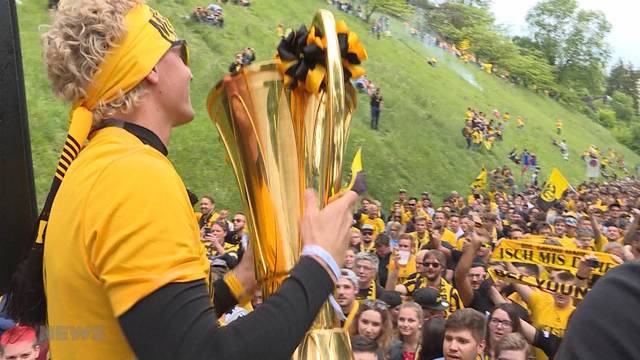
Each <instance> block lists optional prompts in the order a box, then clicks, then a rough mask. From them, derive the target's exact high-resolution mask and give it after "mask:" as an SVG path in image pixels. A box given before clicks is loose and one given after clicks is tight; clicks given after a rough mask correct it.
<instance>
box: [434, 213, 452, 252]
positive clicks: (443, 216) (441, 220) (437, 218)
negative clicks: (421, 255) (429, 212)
mask: <svg viewBox="0 0 640 360" xmlns="http://www.w3.org/2000/svg"><path fill="white" fill-rule="evenodd" d="M448 221H449V217H448V215H447V213H445V212H444V211H436V213H435V215H434V224H433V226H434V228H435V227H441V228H442V236H441V238H440V240H442V241H444V242H446V243H448V244H449V245H450V246H451V247H454V248H455V246H456V244H457V238H456V234H455V233H454V232H453V231H451V230H449V228H448V227H447V226H446V225H447V223H448Z"/></svg>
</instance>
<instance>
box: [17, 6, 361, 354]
mask: <svg viewBox="0 0 640 360" xmlns="http://www.w3.org/2000/svg"><path fill="white" fill-rule="evenodd" d="M43 43H44V47H45V62H46V67H47V72H48V75H49V79H50V81H51V86H52V89H53V92H54V93H55V95H57V96H58V97H60V98H61V99H63V100H65V101H68V102H69V103H71V104H72V109H71V121H70V127H69V132H68V135H67V137H66V141H65V144H64V148H63V150H62V154H61V157H60V162H59V164H58V168H57V170H56V175H55V178H54V182H53V185H52V187H51V191H50V193H49V196H48V197H47V201H46V203H45V210H44V211H43V213H42V215H41V217H40V220H41V221H40V223H39V232H38V234H39V235H38V238H37V241H36V244H42V245H36V246H41V248H40V249H42V248H43V249H42V252H40V254H41V256H40V258H39V259H38V257H37V256H38V253H37V252H36V253H34V257H33V259H34V261H33V262H29V263H26V264H25V267H26V268H27V269H26V270H25V272H26V273H25V274H23V276H24V275H29V276H37V275H38V274H40V276H41V275H42V274H43V269H44V271H45V272H46V274H47V276H46V278H45V279H40V280H38V279H36V281H35V283H36V284H37V283H40V284H44V290H45V291H46V298H45V297H44V296H39V297H36V296H35V295H34V294H33V293H30V294H29V295H30V296H31V297H35V298H34V299H33V300H34V301H36V302H38V303H41V304H46V307H44V308H43V309H42V310H43V311H42V312H41V313H39V314H33V313H29V312H28V311H27V310H29V309H27V307H26V306H25V305H24V304H22V305H23V306H24V307H23V308H22V309H20V308H12V309H13V310H14V314H18V315H19V316H18V317H19V318H24V317H25V316H28V315H32V317H31V318H30V319H31V320H33V321H37V322H44V321H45V318H44V317H46V321H47V323H48V325H49V326H50V327H51V328H52V329H56V336H52V337H51V339H50V340H51V341H50V349H51V357H52V358H56V359H73V358H76V359H133V358H140V359H196V358H198V359H205V358H206V359H285V358H290V357H291V355H292V354H293V352H294V351H295V349H296V347H297V346H298V344H299V343H300V342H301V340H302V339H303V337H304V335H305V333H306V332H307V330H308V329H309V327H310V326H311V324H312V323H313V321H314V319H315V318H316V315H317V313H318V311H319V309H320V307H321V306H322V304H324V303H325V302H326V301H327V299H328V298H329V295H330V294H331V293H332V291H333V289H334V285H335V282H336V281H337V275H335V274H336V271H335V270H334V269H336V268H338V265H337V264H339V263H341V262H342V260H343V258H344V255H345V250H346V247H347V242H348V234H349V229H350V227H351V224H352V216H353V213H352V211H351V207H352V205H353V204H354V203H355V201H356V200H357V197H358V194H357V193H356V192H354V191H346V192H344V193H342V194H341V196H340V197H338V198H337V199H336V200H334V201H333V202H331V203H330V204H329V205H327V206H326V207H324V208H323V209H322V210H319V209H320V208H319V204H318V197H317V195H316V194H315V193H314V191H313V190H307V191H306V192H305V193H304V204H305V209H304V213H303V216H302V218H301V220H300V233H301V245H302V247H303V252H304V250H305V249H306V250H307V251H308V255H303V256H301V257H300V260H299V262H298V263H297V264H296V265H295V266H294V267H293V269H292V270H291V272H290V274H289V276H288V277H287V278H286V280H284V282H283V283H282V285H281V286H280V288H279V289H278V291H276V292H275V293H274V294H272V295H271V296H270V297H269V298H268V299H267V300H265V301H264V303H263V304H262V305H260V306H259V308H258V309H256V311H254V312H252V313H251V314H248V315H247V316H245V317H243V318H241V319H238V320H236V321H233V322H232V323H231V324H229V325H227V326H226V327H224V328H219V327H218V326H217V324H216V320H217V317H218V316H217V315H216V314H224V313H225V312H227V311H228V310H230V309H231V308H232V307H233V306H234V305H236V304H237V303H244V302H246V301H248V300H250V299H251V297H252V296H253V295H254V293H255V289H256V288H257V285H258V284H257V281H256V278H255V273H254V261H253V255H252V254H253V253H252V251H247V254H246V256H244V257H243V259H242V260H241V261H240V263H239V264H238V266H237V267H236V268H235V269H233V270H231V271H229V272H227V273H226V274H225V275H224V277H223V279H220V280H216V281H211V279H210V267H209V261H208V259H207V257H206V251H205V249H204V246H202V244H201V243H200V231H199V227H198V223H197V222H196V221H195V217H194V212H193V207H192V205H191V203H190V201H189V196H188V193H187V189H186V188H185V185H184V183H183V181H182V179H181V178H180V176H179V175H178V173H177V172H176V170H175V168H174V166H173V164H172V163H171V161H170V160H169V159H168V158H167V154H168V151H167V145H168V144H169V139H170V137H171V131H172V129H173V128H174V127H177V126H180V125H184V124H187V123H189V122H190V121H191V120H192V119H193V118H194V110H193V107H192V105H191V100H190V95H189V83H190V81H191V79H192V74H191V70H190V69H189V57H188V51H187V44H186V42H185V41H184V40H178V39H177V35H176V33H175V30H174V28H173V26H172V25H171V23H170V22H169V20H168V19H167V18H165V17H164V16H162V15H161V14H160V13H158V12H157V11H156V10H154V9H152V8H151V7H149V6H148V5H146V4H145V3H144V2H142V1H134V0H109V1H105V0H78V1H65V2H62V3H61V6H60V8H59V10H58V12H57V13H56V14H55V18H54V20H53V24H52V25H51V26H50V27H49V28H48V31H47V32H46V33H45V34H44V36H43ZM358 181H359V180H356V182H358ZM361 185H363V186H362V187H359V188H358V189H363V188H364V183H363V181H361ZM359 191H360V190H359ZM362 191H364V190H362ZM362 191H361V192H362ZM45 229H46V231H45ZM45 235H46V236H45ZM42 255H43V256H42ZM38 260H40V262H39V263H38ZM32 263H33V264H34V265H35V266H34V267H29V265H30V264H32ZM38 266H39V271H38ZM36 284H34V286H35V285H36ZM13 295H16V296H15V298H16V299H28V297H29V296H27V295H26V294H19V292H14V293H12V297H13ZM19 295H21V296H19ZM45 301H46V303H45ZM45 310H46V311H45ZM45 314H46V315H45ZM87 328H90V329H99V330H100V331H99V333H98V334H97V335H96V334H93V335H92V334H89V335H87V337H84V338H83V339H82V340H83V341H70V340H71V336H74V339H75V332H74V333H72V331H76V330H78V331H79V330H81V329H87ZM71 329H74V330H71ZM66 330H68V331H69V332H68V333H67V332H65V331H66ZM67 336H68V337H67Z"/></svg>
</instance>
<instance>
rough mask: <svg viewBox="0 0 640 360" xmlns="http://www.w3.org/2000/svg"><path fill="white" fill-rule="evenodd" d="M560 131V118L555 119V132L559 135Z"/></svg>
mask: <svg viewBox="0 0 640 360" xmlns="http://www.w3.org/2000/svg"><path fill="white" fill-rule="evenodd" d="M561 133H562V120H560V118H558V119H556V134H558V135H560V134H561Z"/></svg>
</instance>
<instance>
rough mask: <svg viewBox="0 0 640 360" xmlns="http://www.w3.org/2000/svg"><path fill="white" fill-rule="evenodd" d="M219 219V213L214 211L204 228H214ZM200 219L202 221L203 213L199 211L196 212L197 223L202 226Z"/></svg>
mask: <svg viewBox="0 0 640 360" xmlns="http://www.w3.org/2000/svg"><path fill="white" fill-rule="evenodd" d="M219 217H220V214H218V212H217V211H214V212H213V214H211V216H210V217H209V219H207V222H206V224H204V226H205V227H208V228H210V227H212V226H213V224H214V223H215V222H216V220H218V218H219ZM200 219H202V213H201V212H199V211H198V212H196V222H198V224H200Z"/></svg>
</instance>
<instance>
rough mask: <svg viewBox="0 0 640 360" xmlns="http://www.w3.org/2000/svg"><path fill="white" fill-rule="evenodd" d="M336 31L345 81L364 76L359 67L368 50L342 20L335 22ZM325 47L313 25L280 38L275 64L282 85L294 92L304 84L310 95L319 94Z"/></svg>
mask: <svg viewBox="0 0 640 360" xmlns="http://www.w3.org/2000/svg"><path fill="white" fill-rule="evenodd" d="M336 32H337V37H338V46H339V49H340V56H341V58H342V67H343V74H344V77H345V80H347V81H348V80H349V79H357V78H358V77H360V76H362V75H364V73H365V71H364V69H363V68H362V67H361V66H360V64H361V63H362V61H364V60H366V59H367V51H366V50H365V49H364V46H362V43H361V42H360V40H359V39H358V35H357V34H356V33H354V32H352V31H349V29H348V27H347V24H346V23H345V22H344V21H338V22H337V23H336ZM326 47H327V42H326V38H325V37H324V36H323V34H322V32H321V31H320V30H318V29H317V28H316V27H315V26H311V28H310V29H309V30H307V27H306V26H304V25H303V26H301V27H300V29H298V30H297V31H295V30H294V31H291V32H290V33H289V35H288V36H287V37H286V38H284V39H282V40H281V41H280V44H279V45H278V53H277V54H276V61H277V62H278V70H279V71H280V72H281V73H282V74H283V76H284V84H285V86H288V87H289V88H290V89H291V90H293V89H295V88H296V87H297V86H298V85H299V84H303V85H304V88H305V89H306V90H307V91H308V92H310V93H318V91H320V90H321V89H324V86H325V81H326V68H325V65H324V64H325V61H326V57H327V54H326V50H325V49H326Z"/></svg>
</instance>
